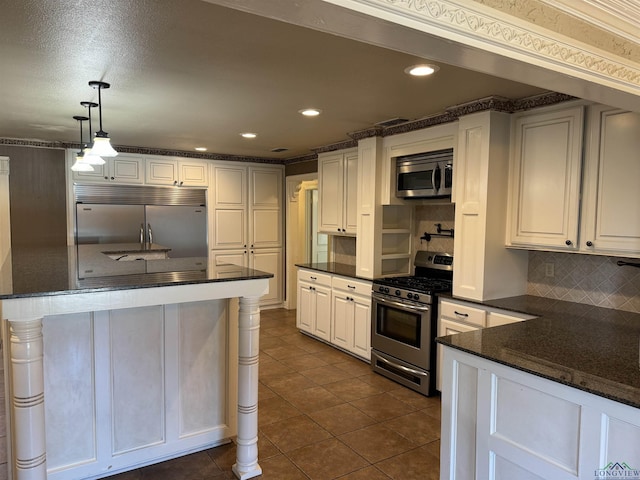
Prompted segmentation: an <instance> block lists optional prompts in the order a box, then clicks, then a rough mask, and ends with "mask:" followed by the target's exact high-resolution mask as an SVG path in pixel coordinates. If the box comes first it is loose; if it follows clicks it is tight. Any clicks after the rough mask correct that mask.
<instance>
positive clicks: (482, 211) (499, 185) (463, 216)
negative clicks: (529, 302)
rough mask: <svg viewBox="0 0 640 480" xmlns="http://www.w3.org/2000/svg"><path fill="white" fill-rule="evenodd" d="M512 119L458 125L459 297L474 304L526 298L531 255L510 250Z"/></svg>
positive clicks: (492, 117) (499, 116)
mask: <svg viewBox="0 0 640 480" xmlns="http://www.w3.org/2000/svg"><path fill="white" fill-rule="evenodd" d="M509 131H510V118H509V115H507V114H504V113H499V112H480V113H474V114H471V115H467V116H464V117H461V118H460V120H459V121H458V146H457V148H456V158H455V166H454V184H455V200H456V210H455V229H454V230H455V238H454V251H455V256H454V259H453V270H454V272H455V275H454V276H453V294H454V295H455V296H457V297H462V298H468V299H470V300H480V301H482V300H489V299H494V298H502V297H511V296H515V295H523V294H524V293H526V288H527V271H528V254H527V252H524V251H517V250H510V249H507V248H505V247H504V235H505V228H506V218H507V207H506V205H507V194H508V186H507V183H508V165H509V155H508V152H509Z"/></svg>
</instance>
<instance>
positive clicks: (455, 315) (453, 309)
mask: <svg viewBox="0 0 640 480" xmlns="http://www.w3.org/2000/svg"><path fill="white" fill-rule="evenodd" d="M440 315H442V316H443V317H448V318H450V319H455V320H457V321H459V322H465V323H470V324H472V325H477V326H479V327H484V326H485V324H486V317H487V312H486V311H484V310H482V309H480V308H474V307H471V306H468V305H461V304H459V303H453V302H447V301H444V300H442V301H441V302H440Z"/></svg>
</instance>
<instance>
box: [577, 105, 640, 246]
mask: <svg viewBox="0 0 640 480" xmlns="http://www.w3.org/2000/svg"><path fill="white" fill-rule="evenodd" d="M587 125H588V128H587V142H586V149H585V159H584V162H585V166H584V186H583V196H582V212H581V225H580V251H584V252H590V253H609V254H623V255H629V256H638V255H640V215H638V214H637V210H636V209H637V206H638V205H640V188H638V179H640V161H638V152H640V114H638V113H635V112H628V111H624V110H619V109H614V108H611V107H605V106H602V105H595V106H592V107H590V108H589V112H588V123H587Z"/></svg>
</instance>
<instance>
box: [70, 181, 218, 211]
mask: <svg viewBox="0 0 640 480" xmlns="http://www.w3.org/2000/svg"><path fill="white" fill-rule="evenodd" d="M73 188H74V196H75V203H102V204H111V205H194V206H206V204H207V190H206V189H202V188H184V187H152V186H148V185H74V186H73Z"/></svg>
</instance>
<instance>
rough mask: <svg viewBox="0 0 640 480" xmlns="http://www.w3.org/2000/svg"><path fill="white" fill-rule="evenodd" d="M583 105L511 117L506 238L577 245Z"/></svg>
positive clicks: (560, 246)
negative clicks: (509, 191) (508, 223)
mask: <svg viewBox="0 0 640 480" xmlns="http://www.w3.org/2000/svg"><path fill="white" fill-rule="evenodd" d="M583 111H584V107H583V106H575V107H572V108H566V107H565V108H561V109H558V108H557V107H553V108H550V109H540V110H538V111H536V112H534V113H531V112H527V113H522V114H518V115H515V116H514V117H513V148H512V152H511V165H510V178H509V185H510V188H511V194H510V214H509V220H510V226H509V230H508V234H509V244H510V245H513V246H532V247H535V246H542V247H552V248H554V249H560V250H568V251H575V250H577V249H578V215H579V208H580V179H581V162H582V135H583V124H584V119H583V116H584V113H583Z"/></svg>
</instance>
